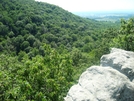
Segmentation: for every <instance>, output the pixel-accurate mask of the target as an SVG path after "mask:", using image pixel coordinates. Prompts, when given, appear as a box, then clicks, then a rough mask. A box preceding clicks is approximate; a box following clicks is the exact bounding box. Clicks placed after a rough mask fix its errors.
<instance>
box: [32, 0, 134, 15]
mask: <svg viewBox="0 0 134 101" xmlns="http://www.w3.org/2000/svg"><path fill="white" fill-rule="evenodd" d="M35 1H42V2H47V3H50V4H54V5H58V6H60V7H62V8H63V9H65V10H68V11H70V12H79V11H108V10H132V9H133V10H134V0H35Z"/></svg>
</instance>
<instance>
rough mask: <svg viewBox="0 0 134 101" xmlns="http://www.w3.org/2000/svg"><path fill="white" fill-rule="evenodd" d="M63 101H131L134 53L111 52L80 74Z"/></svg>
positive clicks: (133, 95)
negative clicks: (97, 63)
mask: <svg viewBox="0 0 134 101" xmlns="http://www.w3.org/2000/svg"><path fill="white" fill-rule="evenodd" d="M64 99H65V101H134V52H130V51H125V50H121V49H117V48H112V49H111V52H110V54H107V55H103V56H102V57H101V60H100V66H91V67H90V68H88V69H87V70H86V71H85V72H83V73H82V74H81V76H80V78H79V81H78V84H76V85H74V86H72V87H71V88H70V90H69V92H68V94H67V96H66V97H65V98H64Z"/></svg>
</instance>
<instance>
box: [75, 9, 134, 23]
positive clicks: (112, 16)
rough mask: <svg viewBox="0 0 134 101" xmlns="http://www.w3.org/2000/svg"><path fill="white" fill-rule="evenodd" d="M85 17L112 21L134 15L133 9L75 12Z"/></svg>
mask: <svg viewBox="0 0 134 101" xmlns="http://www.w3.org/2000/svg"><path fill="white" fill-rule="evenodd" d="M74 14H76V15H79V16H81V17H84V18H90V19H94V20H97V21H111V22H116V21H120V19H122V18H123V19H126V20H128V19H129V18H132V17H134V12H133V11H102V12H101V11H100V12H74Z"/></svg>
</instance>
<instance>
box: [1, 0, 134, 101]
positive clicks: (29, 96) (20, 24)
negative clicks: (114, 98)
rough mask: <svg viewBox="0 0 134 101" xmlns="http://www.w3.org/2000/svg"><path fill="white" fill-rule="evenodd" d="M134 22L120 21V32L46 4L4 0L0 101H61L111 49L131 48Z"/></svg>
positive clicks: (2, 5)
mask: <svg viewBox="0 0 134 101" xmlns="http://www.w3.org/2000/svg"><path fill="white" fill-rule="evenodd" d="M133 24H134V20H133V19H130V20H129V21H125V20H122V21H121V28H120V25H119V23H111V22H98V21H95V20H91V19H86V18H81V17H79V16H76V15H74V14H72V13H70V12H68V11H65V10H63V9H62V8H60V7H57V6H55V5H50V4H47V3H42V2H35V1H34V0H1V1H0V100H2V101H9V100H10V101H18V100H19V101H26V100H27V101H28V100H29V101H62V100H63V97H64V96H65V95H66V93H67V91H68V89H69V87H70V86H71V85H72V84H74V83H75V82H77V79H78V77H79V75H80V73H81V72H82V71H83V70H85V69H86V68H87V67H88V66H90V65H92V64H97V63H98V61H99V58H100V56H101V55H102V54H105V53H108V52H109V49H110V47H119V48H124V49H127V50H133V48H134V46H133V44H134V41H133V39H134V37H133V34H134V29H133V27H134V25H133ZM119 28H120V31H119Z"/></svg>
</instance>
